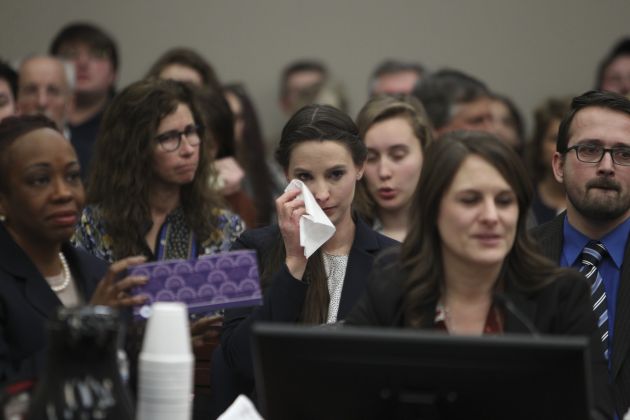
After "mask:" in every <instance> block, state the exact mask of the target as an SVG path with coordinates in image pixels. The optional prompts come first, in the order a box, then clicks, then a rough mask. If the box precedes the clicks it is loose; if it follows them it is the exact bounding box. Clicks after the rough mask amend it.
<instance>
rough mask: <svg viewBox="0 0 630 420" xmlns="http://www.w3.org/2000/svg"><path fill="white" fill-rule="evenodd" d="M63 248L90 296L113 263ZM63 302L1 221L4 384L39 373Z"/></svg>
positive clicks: (0, 374) (0, 379)
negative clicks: (50, 323)
mask: <svg viewBox="0 0 630 420" xmlns="http://www.w3.org/2000/svg"><path fill="white" fill-rule="evenodd" d="M62 249H63V253H64V255H65V257H66V260H67V261H68V265H69V267H70V270H71V271H72V275H73V277H74V279H75V281H76V282H77V286H78V289H79V293H81V295H82V296H83V298H84V300H86V301H87V300H89V298H90V296H92V293H93V292H94V290H95V288H96V285H97V283H98V282H99V280H100V279H101V278H102V276H103V275H104V273H105V271H106V270H107V264H106V263H104V262H103V261H101V260H99V259H97V258H96V257H93V256H91V255H89V254H87V253H86V252H84V251H81V250H78V249H76V248H73V247H72V246H71V245H69V244H64V245H63V247H62ZM61 306H62V303H61V301H60V300H59V298H57V295H56V294H55V292H53V291H52V289H51V288H50V286H49V285H48V283H47V282H46V279H44V277H43V276H42V275H41V274H40V273H39V271H38V270H37V268H36V267H35V265H34V264H33V262H32V261H31V260H30V258H29V257H28V256H27V255H26V253H25V252H24V251H23V250H22V248H20V247H19V245H18V244H17V243H16V242H15V241H14V240H13V238H12V237H11V236H10V235H9V233H8V232H7V230H6V229H5V228H4V226H3V225H2V224H0V383H6V382H9V381H11V380H13V379H16V378H33V377H36V376H37V373H38V372H39V371H40V370H41V368H42V367H43V363H44V354H45V349H46V343H47V331H46V323H47V321H48V320H49V319H51V318H52V317H53V316H54V315H55V313H56V310H57V309H58V308H59V307H61Z"/></svg>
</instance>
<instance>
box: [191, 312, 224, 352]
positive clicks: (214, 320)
mask: <svg viewBox="0 0 630 420" xmlns="http://www.w3.org/2000/svg"><path fill="white" fill-rule="evenodd" d="M221 325H223V316H222V315H212V316H204V317H203V318H200V319H197V320H195V321H193V322H192V323H191V324H190V336H191V340H192V348H193V350H200V349H202V348H203V347H204V346H205V345H206V344H209V343H212V342H218V340H219V335H220V333H221Z"/></svg>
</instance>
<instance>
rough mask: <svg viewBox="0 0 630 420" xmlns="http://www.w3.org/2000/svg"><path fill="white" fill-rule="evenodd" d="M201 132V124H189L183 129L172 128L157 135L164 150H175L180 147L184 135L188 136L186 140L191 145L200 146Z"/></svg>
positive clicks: (156, 138) (157, 139)
mask: <svg viewBox="0 0 630 420" xmlns="http://www.w3.org/2000/svg"><path fill="white" fill-rule="evenodd" d="M200 132H201V126H199V125H197V124H189V125H187V126H186V128H184V129H183V130H182V131H179V130H170V131H166V132H164V133H162V134H159V135H158V136H156V137H155V140H156V141H157V142H158V144H159V145H160V147H161V148H162V150H164V151H165V152H174V151H175V150H177V149H179V146H180V145H181V143H182V136H183V137H186V141H187V142H188V144H189V145H191V146H199V143H201V138H200V137H199V133H200Z"/></svg>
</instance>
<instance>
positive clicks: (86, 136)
mask: <svg viewBox="0 0 630 420" xmlns="http://www.w3.org/2000/svg"><path fill="white" fill-rule="evenodd" d="M104 112H105V108H103V110H102V111H100V112H98V113H97V114H96V115H94V116H93V117H92V118H90V119H89V120H87V121H85V122H84V123H83V124H79V125H70V124H68V129H69V130H70V142H71V143H72V146H74V150H75V151H76V152H77V157H78V158H79V164H80V165H81V178H83V180H84V181H85V180H86V179H87V174H88V169H89V167H90V162H91V161H92V153H93V151H94V144H95V143H96V138H97V136H98V131H99V128H100V127H101V120H102V119H103V113H104Z"/></svg>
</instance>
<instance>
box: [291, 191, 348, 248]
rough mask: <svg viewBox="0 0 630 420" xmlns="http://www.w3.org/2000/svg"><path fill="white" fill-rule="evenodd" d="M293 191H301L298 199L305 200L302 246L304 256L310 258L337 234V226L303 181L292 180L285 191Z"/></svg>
mask: <svg viewBox="0 0 630 420" xmlns="http://www.w3.org/2000/svg"><path fill="white" fill-rule="evenodd" d="M291 190H300V191H301V194H300V196H298V198H300V199H302V200H304V207H305V208H306V214H304V215H303V216H302V217H300V245H301V246H303V247H304V256H305V257H306V258H309V257H310V256H311V255H313V253H314V252H315V251H317V250H318V249H319V247H321V246H322V245H323V244H324V243H326V241H327V240H329V239H330V238H331V237H332V236H333V235H334V234H335V231H336V229H335V225H333V223H332V222H331V221H330V219H329V218H328V216H326V213H324V211H323V210H322V209H321V207H319V204H317V200H315V197H313V193H311V191H310V190H309V189H308V187H307V186H306V185H304V183H303V182H302V181H300V180H298V179H294V180H292V181H291V182H290V183H289V185H287V187H286V188H285V190H284V191H285V192H286V191H291Z"/></svg>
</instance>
